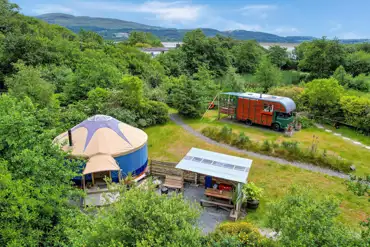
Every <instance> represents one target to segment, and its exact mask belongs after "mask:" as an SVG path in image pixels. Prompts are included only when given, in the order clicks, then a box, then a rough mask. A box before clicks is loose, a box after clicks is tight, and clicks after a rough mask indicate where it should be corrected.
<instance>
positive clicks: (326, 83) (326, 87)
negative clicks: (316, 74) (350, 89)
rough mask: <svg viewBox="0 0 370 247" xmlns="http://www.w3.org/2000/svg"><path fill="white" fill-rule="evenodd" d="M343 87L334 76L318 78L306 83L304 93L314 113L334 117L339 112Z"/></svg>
mask: <svg viewBox="0 0 370 247" xmlns="http://www.w3.org/2000/svg"><path fill="white" fill-rule="evenodd" d="M343 91H344V90H343V87H342V86H341V85H339V83H338V81H337V80H336V79H334V78H330V79H316V80H313V81H311V82H309V83H307V85H306V89H305V90H304V93H303V95H302V97H303V98H307V104H308V107H309V109H310V111H311V112H312V113H314V114H315V115H317V116H325V117H333V116H335V115H336V114H338V112H339V110H340V109H339V100H340V97H341V96H342V93H343Z"/></svg>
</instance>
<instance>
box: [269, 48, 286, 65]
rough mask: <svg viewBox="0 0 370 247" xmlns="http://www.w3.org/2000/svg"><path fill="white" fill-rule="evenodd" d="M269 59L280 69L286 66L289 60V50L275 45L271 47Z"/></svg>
mask: <svg viewBox="0 0 370 247" xmlns="http://www.w3.org/2000/svg"><path fill="white" fill-rule="evenodd" d="M268 57H269V58H270V60H271V63H272V64H274V65H275V66H276V67H278V68H281V67H283V66H284V65H286V64H287V62H288V60H289V56H288V52H287V48H285V47H281V46H278V45H273V46H270V47H269V49H268Z"/></svg>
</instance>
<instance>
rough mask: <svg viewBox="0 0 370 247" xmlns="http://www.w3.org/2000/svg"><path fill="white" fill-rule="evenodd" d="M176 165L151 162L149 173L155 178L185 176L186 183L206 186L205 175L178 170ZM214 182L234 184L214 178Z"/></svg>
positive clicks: (173, 163) (156, 161) (174, 163)
mask: <svg viewBox="0 0 370 247" xmlns="http://www.w3.org/2000/svg"><path fill="white" fill-rule="evenodd" d="M176 165H177V163H176V162H164V161H158V160H151V161H150V165H149V173H150V174H151V175H153V176H161V177H165V176H166V175H172V176H184V181H186V182H190V183H195V184H204V182H205V180H204V177H205V175H203V174H199V173H195V172H189V171H183V170H180V169H177V168H176ZM213 180H214V181H215V182H218V183H225V184H234V183H232V182H230V181H226V180H224V179H220V178H213Z"/></svg>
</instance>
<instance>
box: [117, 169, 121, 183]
mask: <svg viewBox="0 0 370 247" xmlns="http://www.w3.org/2000/svg"><path fill="white" fill-rule="evenodd" d="M121 179H122V172H121V169H119V171H118V182H119V183H121Z"/></svg>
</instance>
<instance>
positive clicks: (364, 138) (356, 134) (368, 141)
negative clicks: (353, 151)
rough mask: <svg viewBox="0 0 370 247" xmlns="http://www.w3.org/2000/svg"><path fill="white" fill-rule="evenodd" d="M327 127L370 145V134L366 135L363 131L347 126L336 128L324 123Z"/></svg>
mask: <svg viewBox="0 0 370 247" xmlns="http://www.w3.org/2000/svg"><path fill="white" fill-rule="evenodd" d="M324 126H325V128H327V129H330V130H332V131H334V132H336V133H340V134H342V135H343V136H344V137H348V138H351V139H352V140H354V141H359V142H361V143H363V144H365V145H368V146H370V136H366V135H364V134H362V133H359V132H356V131H354V130H353V129H350V128H348V127H346V126H340V128H339V129H336V128H334V127H333V126H331V125H328V124H324Z"/></svg>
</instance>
